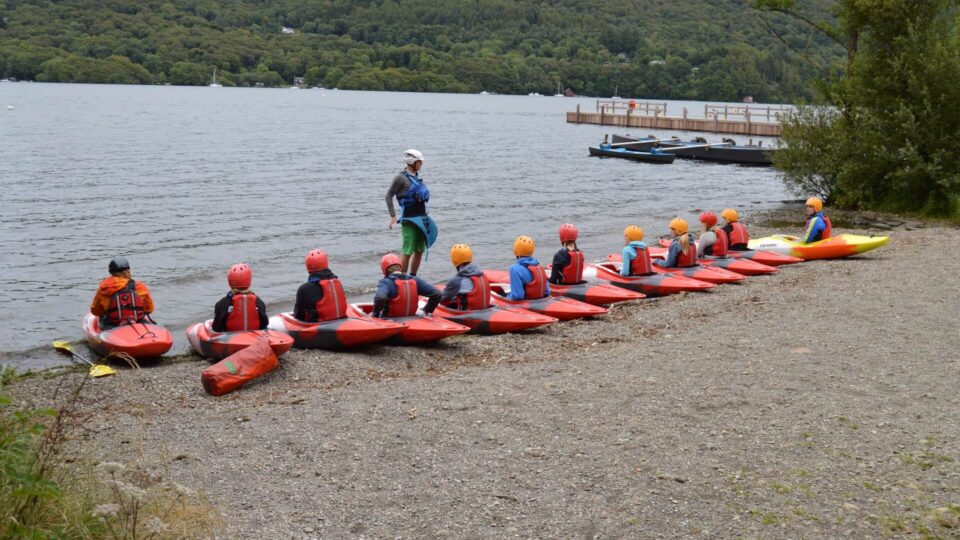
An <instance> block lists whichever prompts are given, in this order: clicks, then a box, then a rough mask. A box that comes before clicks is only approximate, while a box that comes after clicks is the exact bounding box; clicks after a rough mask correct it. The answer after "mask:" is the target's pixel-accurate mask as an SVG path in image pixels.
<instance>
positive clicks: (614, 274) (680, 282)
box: [583, 262, 716, 296]
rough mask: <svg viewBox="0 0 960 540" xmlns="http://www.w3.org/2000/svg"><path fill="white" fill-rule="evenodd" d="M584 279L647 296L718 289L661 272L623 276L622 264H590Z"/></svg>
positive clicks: (697, 281) (587, 266) (698, 281)
mask: <svg viewBox="0 0 960 540" xmlns="http://www.w3.org/2000/svg"><path fill="white" fill-rule="evenodd" d="M583 277H585V278H587V279H601V280H603V281H609V282H610V283H612V284H613V285H616V286H617V287H623V288H624V289H629V290H631V291H637V292H642V293H643V294H645V295H647V296H666V295H668V294H677V293H680V292H684V291H705V290H707V289H712V288H713V287H716V285H714V284H713V283H707V282H706V281H700V280H697V279H691V278H687V277H683V276H676V275H672V274H661V273H659V272H657V273H654V274H648V275H646V276H627V277H624V276H621V275H620V263H616V262H606V263H600V264H588V265H585V266H584V268H583Z"/></svg>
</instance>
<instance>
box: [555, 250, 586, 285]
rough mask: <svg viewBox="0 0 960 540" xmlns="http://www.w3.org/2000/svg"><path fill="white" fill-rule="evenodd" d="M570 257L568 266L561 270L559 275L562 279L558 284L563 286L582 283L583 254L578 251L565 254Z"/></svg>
mask: <svg viewBox="0 0 960 540" xmlns="http://www.w3.org/2000/svg"><path fill="white" fill-rule="evenodd" d="M567 254H568V255H570V264H568V265H567V267H566V268H564V269H563V272H561V275H562V276H563V279H562V280H561V281H560V283H562V284H564V285H576V284H577V283H580V282H581V281H583V252H582V251H580V250H579V249H578V250H576V251H570V252H568V253H567Z"/></svg>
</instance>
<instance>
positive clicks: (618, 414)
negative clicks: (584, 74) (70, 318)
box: [3, 225, 960, 538]
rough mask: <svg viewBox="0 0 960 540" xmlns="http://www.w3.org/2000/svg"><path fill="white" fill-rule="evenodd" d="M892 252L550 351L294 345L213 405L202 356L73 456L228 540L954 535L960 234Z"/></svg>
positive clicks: (639, 318)
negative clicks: (164, 488) (149, 478)
mask: <svg viewBox="0 0 960 540" xmlns="http://www.w3.org/2000/svg"><path fill="white" fill-rule="evenodd" d="M908 229H909V230H908ZM752 231H753V234H754V236H761V235H762V234H765V233H769V232H772V231H771V230H770V229H764V228H763V227H762V226H759V225H754V226H753V227H752ZM836 232H858V233H861V234H862V233H864V232H865V231H853V230H850V229H840V230H838V231H836ZM867 232H874V233H876V232H878V231H877V230H873V231H867ZM884 234H888V233H884ZM889 234H891V236H892V238H891V241H890V243H889V244H888V245H887V246H886V247H884V248H881V249H880V250H877V251H874V252H870V253H867V254H865V255H862V256H859V257H857V258H853V259H846V260H837V261H819V262H811V263H804V264H800V265H794V266H790V267H783V268H781V270H780V272H779V273H778V274H775V275H772V276H761V277H752V278H750V279H749V280H747V281H746V282H745V283H743V284H740V285H724V286H721V287H718V288H716V289H715V290H714V291H713V292H710V293H699V294H689V295H678V296H674V297H667V298H662V299H656V300H643V301H638V302H634V303H630V304H622V305H617V306H614V307H613V308H612V309H611V312H610V313H609V314H608V315H607V316H605V317H603V318H601V319H597V320H591V321H576V322H570V323H563V324H558V325H554V326H553V327H552V328H549V329H546V330H543V331H538V332H531V333H526V334H521V335H509V336H496V337H482V336H461V337H458V338H454V339H450V340H449V341H447V342H445V343H443V344H441V345H437V346H432V347H423V348H396V347H379V346H377V347H368V348H365V349H362V350H360V351H357V352H349V353H331V352H318V351H291V352H290V353H289V354H287V355H286V356H284V357H283V359H282V366H281V368H280V369H278V370H277V371H275V372H274V373H272V374H270V375H268V376H266V377H264V378H262V379H261V380H259V381H256V382H255V383H253V384H251V385H249V386H247V387H245V388H243V389H241V390H239V391H237V392H235V393H233V394H229V395H227V396H224V397H221V398H214V397H210V396H208V395H206V394H204V392H203V389H202V387H201V386H200V381H199V373H200V370H201V369H203V368H204V367H206V365H207V364H206V362H204V361H202V360H199V359H198V358H196V357H186V358H182V359H179V360H177V361H175V362H172V363H164V364H162V365H159V366H154V367H145V368H144V369H141V370H139V371H132V370H122V371H121V373H120V374H119V375H118V376H116V377H111V378H106V379H96V380H93V381H90V382H89V383H88V384H87V389H86V391H85V392H86V399H85V405H84V407H85V411H86V412H90V413H93V417H92V420H91V421H90V422H89V424H88V427H89V431H88V432H86V433H85V434H84V436H83V437H82V438H81V439H80V440H79V441H78V448H79V450H80V451H81V452H83V454H84V455H87V456H89V457H91V458H92V459H103V460H123V461H127V462H133V461H137V462H141V463H147V464H151V465H155V466H157V467H164V468H166V469H167V470H168V471H169V473H170V474H171V475H172V476H173V477H174V479H176V480H177V481H178V482H181V483H183V484H185V485H188V486H191V487H194V488H196V489H199V490H202V491H204V492H206V494H207V495H208V496H209V497H210V499H211V501H212V502H213V503H214V504H215V505H217V506H218V507H219V508H220V509H221V511H222V513H223V515H224V516H225V518H226V519H225V523H226V524H227V527H228V529H225V530H223V531H221V534H219V535H218V536H222V537H224V538H237V537H239V538H342V537H357V538H359V537H367V538H400V537H404V538H411V537H412V538H434V537H449V538H463V537H469V538H504V537H523V538H616V537H633V538H677V537H694V536H702V537H721V538H736V537H763V538H771V537H789V538H824V537H853V538H865V537H877V536H895V537H896V536H901V537H903V536H914V535H922V534H930V535H932V536H935V537H945V538H946V537H957V536H958V534H960V527H958V518H960V506H956V505H960V462H958V460H960V375H958V373H960V369H958V368H960V362H958V357H960V354H958V350H960V332H958V330H957V326H956V321H957V318H958V315H960V272H958V271H957V267H956V260H955V259H954V258H953V257H952V252H951V251H950V250H948V249H946V247H949V246H956V245H958V244H960V229H956V228H948V227H936V226H928V227H926V228H914V227H902V226H901V227H899V228H897V229H895V230H894V231H892V232H890V233H889ZM588 255H590V256H592V257H594V258H599V257H601V256H603V255H605V254H603V253H590V254H588ZM80 376H81V375H79V374H70V375H66V376H64V377H60V378H57V379H44V378H40V377H35V378H31V379H27V380H24V381H21V382H19V383H17V384H16V385H13V386H11V387H8V388H5V389H4V390H3V392H4V393H12V394H13V395H14V397H15V398H16V399H18V400H21V401H23V402H26V403H36V404H46V403H47V401H48V398H47V396H49V395H51V393H52V388H53V386H54V385H56V384H57V383H58V382H60V381H63V380H65V379H66V380H68V381H69V379H72V378H78V377H80Z"/></svg>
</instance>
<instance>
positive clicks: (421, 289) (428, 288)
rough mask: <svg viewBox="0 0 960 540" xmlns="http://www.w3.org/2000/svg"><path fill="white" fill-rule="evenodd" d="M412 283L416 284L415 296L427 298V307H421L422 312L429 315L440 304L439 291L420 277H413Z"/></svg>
mask: <svg viewBox="0 0 960 540" xmlns="http://www.w3.org/2000/svg"><path fill="white" fill-rule="evenodd" d="M413 281H414V282H415V283H416V284H417V294H419V295H420V296H426V297H427V305H426V306H423V312H424V313H426V314H427V315H430V314H431V313H433V310H435V309H437V304H439V303H440V291H438V290H437V288H436V287H434V286H433V285H431V284H429V283H427V282H426V281H425V280H424V279H423V278H421V277H420V276H413Z"/></svg>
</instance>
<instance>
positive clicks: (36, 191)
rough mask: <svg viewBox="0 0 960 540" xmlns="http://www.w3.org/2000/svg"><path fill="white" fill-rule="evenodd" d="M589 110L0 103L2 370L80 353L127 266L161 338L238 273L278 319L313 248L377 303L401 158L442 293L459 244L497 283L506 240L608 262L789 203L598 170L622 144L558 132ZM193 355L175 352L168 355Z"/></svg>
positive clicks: (717, 174) (8, 96)
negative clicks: (607, 147) (418, 174)
mask: <svg viewBox="0 0 960 540" xmlns="http://www.w3.org/2000/svg"><path fill="white" fill-rule="evenodd" d="M578 103H580V104H581V105H582V106H583V107H584V108H587V109H589V110H592V108H593V105H594V101H593V100H592V99H586V98H584V99H572V98H562V99H561V98H552V97H550V98H547V97H542V98H535V97H527V96H480V95H454V94H406V93H382V92H345V91H329V90H325V91H324V90H290V89H230V88H221V89H213V88H192V87H149V86H136V87H135V86H93V85H54V84H26V83H17V84H12V83H3V84H0V190H2V199H3V218H2V223H0V303H2V304H3V306H4V309H3V310H2V312H0V362H7V363H14V364H16V365H18V366H20V367H38V366H40V365H43V364H45V363H47V362H48V359H47V358H46V357H45V355H42V354H41V355H38V354H36V352H35V351H34V350H36V349H38V348H41V347H45V346H46V345H47V344H49V342H50V341H52V340H53V339H58V338H64V337H66V338H69V339H80V338H81V332H80V319H81V317H82V315H83V313H84V312H85V311H86V309H87V307H88V305H89V302H90V300H91V298H92V297H93V293H94V291H95V288H96V285H97V283H98V281H99V280H100V279H101V278H102V277H104V276H105V275H106V266H107V263H108V261H109V260H110V259H111V258H112V257H114V256H117V255H124V256H126V257H128V258H129V259H130V261H131V265H132V267H133V273H134V278H135V279H138V280H142V281H144V282H145V283H147V284H149V285H150V287H151V289H152V292H153V295H154V299H155V301H156V303H157V312H156V319H157V320H158V321H159V322H162V323H164V324H167V325H169V326H171V327H172V328H174V329H177V330H179V329H181V328H183V327H184V326H186V325H187V324H188V323H190V322H193V321H196V320H200V319H203V318H208V317H210V316H211V315H212V306H213V304H214V303H215V302H216V300H217V299H219V298H220V297H221V296H222V295H223V294H224V293H225V291H226V288H227V285H226V280H225V277H224V276H225V273H226V270H227V268H228V267H229V266H230V265H231V264H233V263H235V262H238V261H244V262H247V263H249V264H250V265H251V266H252V267H253V270H254V287H253V288H254V290H256V291H257V293H258V294H260V295H261V296H262V297H263V298H264V299H265V301H267V302H268V305H269V307H270V309H271V312H274V311H276V310H278V309H281V308H282V309H289V308H290V307H291V306H292V303H293V297H294V293H295V291H296V288H297V287H298V286H299V284H300V283H301V282H302V281H303V279H304V278H305V271H304V269H303V257H304V254H305V253H306V252H307V251H308V250H309V249H311V248H314V247H321V248H323V249H326V250H327V252H328V253H329V254H330V258H331V266H332V269H333V270H334V272H336V273H337V274H339V275H340V277H341V278H342V279H343V281H344V283H345V286H346V287H347V288H348V289H350V291H351V292H352V293H353V294H354V295H358V294H361V293H362V294H363V297H362V298H363V299H367V298H366V296H368V295H369V294H370V291H371V290H372V287H373V286H374V285H375V283H376V280H377V278H378V272H379V268H378V264H377V261H378V259H379V257H380V255H382V254H383V253H384V252H386V251H388V250H392V249H398V248H399V247H400V235H399V232H398V230H394V231H389V230H387V223H388V215H387V212H386V209H385V207H384V200H383V198H384V194H385V192H386V189H387V187H388V186H389V184H390V181H391V179H392V178H393V176H394V175H395V174H396V173H397V171H399V170H400V168H401V167H402V165H401V162H400V154H401V153H402V151H403V150H405V149H406V148H409V147H414V148H418V149H420V150H421V151H422V152H423V153H424V156H425V166H424V169H423V176H424V178H425V179H426V181H427V182H428V184H429V185H430V189H431V193H432V204H431V205H430V211H431V214H432V215H433V216H434V218H435V219H436V220H437V222H438V224H439V226H440V231H441V232H440V239H439V240H438V242H437V245H436V246H435V248H434V250H433V252H432V253H431V257H430V260H429V262H426V263H425V264H424V266H423V268H422V270H421V274H422V275H425V276H427V277H429V278H430V279H432V280H434V281H437V280H441V279H446V277H448V275H449V274H451V273H452V268H451V267H450V264H449V261H448V259H447V251H448V249H449V247H450V245H452V244H454V243H456V242H467V243H470V244H471V245H472V246H473V248H474V253H475V257H476V259H477V261H478V262H479V263H480V264H482V265H484V266H488V267H499V268H504V267H506V266H507V265H508V264H509V262H510V259H511V246H512V242H513V239H514V237H516V236H517V235H518V234H521V233H522V234H529V235H532V236H533V237H534V238H535V239H536V240H537V242H538V251H537V254H538V256H539V257H540V258H541V259H546V260H548V261H549V260H550V258H551V257H552V254H553V252H554V251H555V250H556V247H557V246H556V238H555V235H556V227H557V225H559V224H560V223H561V222H564V221H571V222H574V223H576V224H577V225H578V226H579V228H580V231H581V241H580V245H581V247H582V248H583V249H584V250H585V251H587V253H588V256H590V257H593V258H599V257H602V256H604V255H606V254H607V253H608V252H610V251H614V250H618V249H619V247H620V245H621V240H622V237H621V231H622V230H623V227H624V226H626V225H627V224H630V223H635V224H638V225H640V226H642V227H643V228H644V229H645V230H646V231H648V232H647V234H648V237H652V236H656V235H658V234H663V233H666V232H667V226H666V223H667V221H668V220H669V218H671V217H672V216H674V215H676V214H680V215H684V216H686V217H687V218H688V219H694V220H695V219H696V218H695V213H696V212H698V211H699V210H700V209H714V210H719V209H721V208H723V207H725V206H736V207H740V208H744V207H750V208H755V209H760V208H766V207H771V206H774V205H776V204H778V203H779V202H780V201H781V200H783V199H784V198H786V197H788V193H787V192H786V191H785V190H784V188H783V186H782V184H781V183H780V181H779V180H777V179H776V174H775V173H774V172H773V171H772V170H771V169H764V168H747V167H739V166H731V165H717V164H708V163H694V162H689V161H683V160H678V161H677V162H675V163H674V164H673V165H650V164H642V163H633V162H629V161H624V160H611V159H598V158H591V157H589V156H588V155H587V151H586V147H587V146H588V145H590V144H596V143H597V142H599V141H600V140H601V139H602V137H603V134H604V133H610V132H613V131H615V130H614V129H613V128H610V127H600V126H587V125H570V124H566V123H565V121H564V116H563V113H564V112H566V111H568V110H573V109H574V108H575V107H576V105H577V104H578ZM7 104H12V105H15V107H16V108H15V109H14V110H6V109H5V108H4V107H3V106H4V105H7ZM683 106H688V107H690V108H691V110H697V109H698V108H700V107H702V105H698V104H696V103H694V104H684V103H680V102H675V103H671V113H679V108H680V107H683ZM673 109H676V110H673ZM618 132H620V131H618ZM636 134H637V135H645V134H646V133H645V132H644V133H636ZM658 134H659V135H673V134H675V133H673V132H670V133H667V132H662V133H658ZM708 138H710V139H711V140H713V139H719V138H720V135H708ZM765 144H766V143H765ZM359 299H361V297H359V296H357V297H355V298H354V300H359ZM179 334H181V333H180V332H178V339H179ZM184 348H185V344H184V340H181V343H178V345H177V346H176V348H175V350H183V349H184ZM40 350H44V351H45V349H40ZM25 351H34V352H32V353H29V354H25V353H24V352H25ZM23 357H30V360H28V361H23V360H19V361H18V359H20V358H23Z"/></svg>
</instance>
